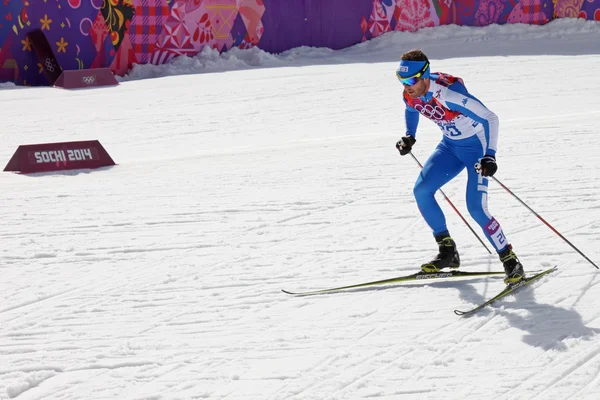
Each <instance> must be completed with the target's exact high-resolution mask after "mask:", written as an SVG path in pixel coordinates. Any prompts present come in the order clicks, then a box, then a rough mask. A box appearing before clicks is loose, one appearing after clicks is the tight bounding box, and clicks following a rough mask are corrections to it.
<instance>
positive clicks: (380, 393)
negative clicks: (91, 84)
mask: <svg viewBox="0 0 600 400" xmlns="http://www.w3.org/2000/svg"><path fill="white" fill-rule="evenodd" d="M599 37H600V24H598V23H594V22H591V21H578V20H562V21H555V22H553V23H551V24H549V25H546V26H543V27H534V26H531V27H530V26H524V25H521V26H519V25H517V26H515V25H511V26H508V25H507V26H490V27H487V28H466V27H456V26H454V27H450V26H445V27H440V28H435V29H427V30H422V31H420V32H419V33H416V34H409V33H393V34H386V35H384V36H382V37H380V38H378V39H376V40H373V41H371V42H367V43H363V44H360V45H357V46H354V47H352V48H350V49H346V50H342V51H331V50H326V49H310V48H301V49H295V50H291V51H289V52H286V53H283V54H280V55H269V54H266V53H264V52H261V51H260V50H257V49H252V50H246V51H241V50H234V51H231V52H229V53H226V54H224V55H218V54H216V53H214V52H212V51H210V50H206V51H204V52H202V54H200V55H199V56H197V57H194V58H182V59H179V60H175V61H174V62H173V63H172V64H171V65H169V66H159V67H152V66H137V67H136V68H135V69H134V70H133V71H132V73H131V74H130V76H128V77H125V78H123V79H121V81H122V84H121V85H120V86H118V87H113V88H103V89H96V90H90V91H81V90H80V91H65V90H57V89H51V88H16V89H14V90H13V88H14V85H2V87H1V90H0V104H1V107H2V109H3V110H4V112H3V121H2V126H3V129H2V131H1V132H0V143H1V144H2V145H1V146H0V160H4V162H8V160H9V159H10V157H11V156H12V154H13V152H14V151H15V150H16V148H17V146H18V145H19V144H27V143H43V142H55V141H69V140H92V139H98V140H100V142H101V143H102V144H103V145H104V147H105V148H106V149H107V150H108V152H109V153H110V154H111V156H112V157H113V158H114V159H115V161H116V162H117V163H118V164H119V165H118V166H115V167H112V168H105V169H101V170H96V171H78V172H65V173H54V174H35V175H18V174H12V173H2V174H0V185H1V186H0V187H1V188H2V190H1V192H0V204H1V205H2V207H1V208H0V221H1V222H2V225H1V227H0V399H8V398H17V399H19V400H32V399H86V400H92V399H132V400H134V399H135V400H141V399H227V400H231V399H244V400H251V399H257V400H258V399H260V400H275V399H318V400H321V399H367V398H369V399H440V398H443V399H511V400H512V399H598V398H600V354H599V352H600V341H599V339H598V338H599V336H598V332H600V300H598V299H600V286H599V285H598V284H599V283H600V278H599V275H598V274H599V272H598V270H596V269H595V268H594V267H593V266H592V265H591V264H590V263H588V262H587V261H586V260H585V259H583V257H581V256H580V255H579V254H577V253H576V252H575V251H574V250H573V249H572V248H571V247H570V246H568V245H567V244H566V243H564V242H563V241H562V240H561V239H560V238H559V237H558V236H556V235H555V234H554V233H553V232H552V231H551V230H550V229H548V228H547V227H546V226H545V225H543V224H542V223H541V221H540V220H539V219H537V218H536V217H535V216H534V215H532V214H531V213H530V212H529V211H527V209H525V208H524V207H523V206H522V205H520V204H519V203H518V202H517V201H516V200H515V199H514V198H512V197H511V196H510V195H509V194H508V193H507V192H505V191H504V190H503V189H502V188H501V187H499V185H497V184H496V183H494V182H491V183H490V197H491V198H490V209H491V211H492V212H493V213H494V215H495V216H496V218H497V219H498V220H499V221H500V222H501V223H502V225H503V228H504V230H505V232H506V233H507V235H508V237H509V239H510V240H511V242H512V243H513V245H514V248H515V250H516V252H517V254H518V255H519V256H520V258H521V261H522V262H523V263H524V265H525V267H526V269H527V270H529V271H534V270H539V269H541V268H544V267H546V266H550V265H554V264H557V265H559V270H558V271H557V272H555V273H554V274H552V275H551V276H549V277H547V278H544V279H542V280H541V281H540V282H538V283H536V284H534V285H532V287H530V288H527V289H524V290H523V291H521V292H519V293H518V294H517V295H515V296H512V297H510V298H508V299H506V300H505V301H502V302H501V303H498V304H497V305H495V306H494V307H490V308H487V309H484V310H483V311H482V312H480V313H478V314H476V315H475V316H473V317H469V318H465V317H458V316H456V315H454V313H453V312H452V311H453V310H454V309H461V310H464V309H468V308H470V307H472V306H474V305H475V304H477V303H479V302H481V301H483V300H484V299H486V298H488V297H490V296H493V295H494V294H496V293H497V292H498V291H499V290H501V289H502V288H503V284H502V280H501V278H498V277H495V278H479V279H469V280H456V281H445V282H443V281H437V282H425V283H415V284H412V285H406V286H400V285H390V286H387V287H380V288H377V289H371V290H355V291H351V292H344V293H338V294H329V295H320V296H312V297H292V296H289V295H286V294H284V293H282V292H281V291H280V289H282V288H283V289H289V290H305V289H306V290H310V289H319V288H325V287H329V286H332V285H334V286H335V285H344V284H353V283H359V282H363V281H369V280H374V279H383V278H391V277H394V276H398V275H403V274H407V273H412V272H414V271H415V270H416V268H417V267H418V266H419V265H420V264H421V263H422V262H424V261H427V260H428V259H429V258H430V257H431V256H433V255H434V254H435V251H436V248H435V243H434V241H433V238H432V237H431V234H430V232H429V230H428V228H427V227H426V225H425V223H424V221H423V220H422V218H421V216H420V214H419V212H418V209H417V207H416V204H415V202H414V199H413V195H412V186H413V184H414V181H415V179H416V177H417V176H418V174H419V168H418V166H417V165H416V164H415V163H414V162H413V160H412V159H411V158H409V157H400V156H399V155H398V153H397V151H396V150H395V148H394V143H395V141H396V140H398V138H399V137H400V136H402V135H403V133H404V122H403V104H402V100H401V90H402V88H401V86H400V85H399V84H398V82H397V81H396V78H395V76H394V71H395V67H396V63H397V59H398V58H399V56H400V54H401V53H402V52H403V51H406V50H408V49H410V48H413V47H417V46H419V47H422V48H423V49H424V50H425V51H426V52H427V53H429V54H430V56H431V58H432V61H433V70H437V71H444V72H448V73H452V74H455V75H458V76H461V77H462V78H464V79H465V81H466V83H467V86H468V88H469V90H470V91H471V92H472V93H473V94H475V95H476V96H478V97H479V98H480V99H481V100H482V101H483V102H484V103H485V104H486V105H487V106H489V107H490V108H491V109H492V110H494V111H495V112H497V113H498V115H499V116H500V120H501V123H500V126H501V137H500V142H499V151H498V162H499V171H498V174H497V177H498V179H499V180H500V181H501V182H503V183H504V184H505V185H507V186H508V187H509V188H511V189H512V190H513V191H514V192H515V193H516V194H517V195H518V196H520V197H521V199H523V200H524V201H526V202H527V203H528V204H529V205H530V206H531V207H532V208H534V209H535V210H536V211H537V212H538V213H539V214H540V215H542V216H543V217H544V218H545V219H546V220H547V221H548V222H550V223H551V224H553V226H554V227H555V228H556V229H558V230H559V231H560V232H561V233H562V234H564V235H565V236H566V237H567V238H568V239H569V240H570V241H571V242H572V243H573V244H575V245H576V246H577V247H578V248H579V249H580V250H581V251H583V252H584V253H585V254H586V255H587V256H588V257H590V258H591V259H592V260H593V261H594V262H596V263H600V250H599V246H598V235H599V234H600V218H599V217H600V192H599V188H598V178H599V174H600V173H599V172H598V171H600V157H599V156H598V151H599V150H598V149H599V148H600V133H599V132H598V120H599V117H600V97H599V96H598V93H600V82H599V80H598V79H597V75H598V71H600V41H599V39H598V38H599ZM224 71H228V72H224ZM189 74H193V75H189ZM166 75H173V76H166ZM161 76H163V77H162V78H160V79H140V78H149V77H161ZM4 89H11V90H4ZM440 137H441V134H440V132H439V130H438V128H437V127H436V126H435V125H434V124H432V123H431V122H429V121H425V120H423V121H422V122H421V124H420V131H419V135H418V142H417V144H416V146H415V148H414V153H415V155H416V156H417V157H418V158H419V159H420V161H421V162H424V161H425V160H426V158H427V156H428V154H429V153H430V152H431V151H432V150H433V148H434V146H435V145H436V144H437V142H438V141H439V139H440ZM464 185H465V175H464V174H462V175H461V176H459V177H458V178H457V179H456V180H455V181H453V182H451V183H449V184H448V185H447V186H445V187H444V191H445V193H446V194H447V195H448V196H449V197H450V199H451V200H452V201H453V202H454V204H455V205H456V206H457V207H458V208H459V210H460V211H461V212H462V213H463V214H464V215H467V211H466V208H465V205H464ZM440 203H441V204H442V207H443V208H444V210H445V211H446V215H447V218H448V223H449V226H450V229H451V233H452V235H453V236H454V238H455V239H456V240H457V242H458V245H459V250H460V252H461V258H462V269H464V270H470V271H479V270H483V271H487V270H496V271H497V270H501V264H500V262H499V261H498V260H497V257H496V256H492V255H489V254H488V253H487V252H486V251H485V249H484V248H483V246H481V244H480V243H479V242H478V241H477V239H476V238H475V237H474V236H473V235H472V233H471V232H470V231H469V230H468V228H467V227H466V226H465V225H464V224H463V223H462V221H461V220H460V219H459V217H458V216H457V215H456V214H455V213H454V212H453V211H452V210H451V208H450V207H449V206H448V205H447V204H446V203H445V201H443V199H441V198H440ZM467 218H468V220H469V221H470V223H471V224H473V225H474V222H472V220H471V219H470V218H469V217H467ZM476 231H477V232H478V233H479V228H476Z"/></svg>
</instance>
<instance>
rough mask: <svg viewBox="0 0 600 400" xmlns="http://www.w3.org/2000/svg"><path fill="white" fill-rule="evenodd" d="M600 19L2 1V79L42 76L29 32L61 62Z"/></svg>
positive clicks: (486, 11)
mask: <svg viewBox="0 0 600 400" xmlns="http://www.w3.org/2000/svg"><path fill="white" fill-rule="evenodd" d="M554 18H585V19H588V20H596V21H600V0H285V1H282V0H0V82H5V81H12V82H15V83H17V84H20V85H28V86H34V85H47V84H48V83H49V82H48V80H47V77H46V75H45V74H44V65H43V64H42V63H41V62H40V60H39V59H38V57H37V56H36V54H35V51H34V48H33V47H34V46H32V43H31V40H30V39H29V38H28V34H29V33H31V32H32V31H35V30H40V31H41V32H42V33H43V34H44V35H45V36H46V38H47V40H48V43H49V44H50V47H51V50H52V51H53V53H54V55H55V56H56V60H57V61H58V63H59V64H60V67H62V68H63V69H65V70H81V69H90V68H110V70H111V71H112V72H113V73H114V74H115V75H124V74H126V73H127V72H128V70H129V69H130V68H131V66H132V65H133V64H134V63H137V64H147V63H151V64H163V63H167V62H169V61H170V60H171V59H173V58H174V57H177V56H181V55H187V56H194V55H195V54H197V53H199V52H200V51H201V50H202V48H204V47H205V46H209V47H211V48H214V49H216V50H218V51H221V52H223V51H227V50H229V49H230V48H232V47H239V48H242V49H244V48H250V47H254V46H258V47H260V48H261V49H263V50H265V51H267V52H271V53H279V52H283V51H285V50H288V49H291V48H294V47H298V46H313V47H328V48H331V49H341V48H345V47H348V46H351V45H353V44H356V43H360V42H362V41H366V40H370V39H373V38H375V37H378V36H380V35H382V34H384V33H386V32H391V31H411V32H414V31H417V30H418V29H421V28H424V27H433V26H438V25H447V24H456V25H468V26H485V25H489V24H506V23H524V24H546V23H548V22H549V21H551V20H552V19H554Z"/></svg>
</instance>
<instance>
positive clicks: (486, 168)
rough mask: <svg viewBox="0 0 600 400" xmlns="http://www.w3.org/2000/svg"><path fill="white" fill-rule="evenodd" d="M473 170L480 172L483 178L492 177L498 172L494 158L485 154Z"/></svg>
mask: <svg viewBox="0 0 600 400" xmlns="http://www.w3.org/2000/svg"><path fill="white" fill-rule="evenodd" d="M475 169H476V170H477V171H478V172H481V175H483V176H494V174H495V173H496V171H498V164H496V157H494V156H490V155H489V154H486V155H485V156H483V158H481V159H480V160H479V162H478V163H477V164H475Z"/></svg>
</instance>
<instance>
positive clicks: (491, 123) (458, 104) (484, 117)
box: [446, 82, 499, 156]
mask: <svg viewBox="0 0 600 400" xmlns="http://www.w3.org/2000/svg"><path fill="white" fill-rule="evenodd" d="M446 105H447V106H448V108H449V109H450V110H452V111H458V112H460V113H461V114H464V115H466V116H467V117H469V118H471V119H473V120H474V121H477V122H479V123H480V124H482V125H483V128H484V130H485V138H486V140H487V148H486V149H485V154H489V155H491V156H495V155H496V149H497V146H498V126H499V121H498V116H497V115H496V114H494V113H493V112H492V111H490V110H489V109H488V108H487V107H486V106H484V105H483V103H482V102H481V101H479V100H478V99H477V98H476V97H475V96H473V95H471V94H469V92H467V89H466V88H465V86H464V85H463V84H462V83H460V82H456V83H454V84H452V85H451V86H450V87H449V88H448V93H447V95H446Z"/></svg>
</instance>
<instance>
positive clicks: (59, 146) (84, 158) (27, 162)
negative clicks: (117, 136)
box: [4, 140, 115, 174]
mask: <svg viewBox="0 0 600 400" xmlns="http://www.w3.org/2000/svg"><path fill="white" fill-rule="evenodd" d="M110 165H115V162H114V161H113V159H112V158H111V157H110V156H109V155H108V153H107V152H106V150H105V149H104V147H102V145H101V144H100V142H99V141H97V140H88V141H83V142H62V143H44V144H28V145H21V146H19V147H18V148H17V151H15V154H14V155H13V156H12V158H11V159H10V161H9V162H8V164H6V167H5V168H4V171H15V172H21V173H24V174H29V173H33V172H52V171H62V170H72V169H88V168H100V167H106V166H110Z"/></svg>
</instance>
